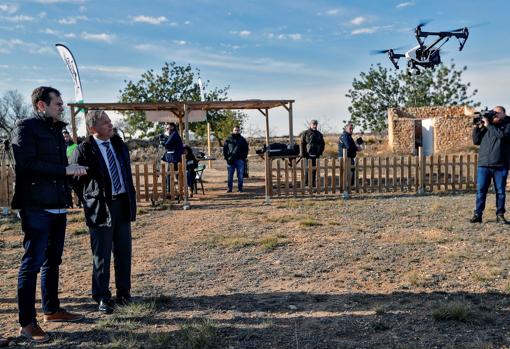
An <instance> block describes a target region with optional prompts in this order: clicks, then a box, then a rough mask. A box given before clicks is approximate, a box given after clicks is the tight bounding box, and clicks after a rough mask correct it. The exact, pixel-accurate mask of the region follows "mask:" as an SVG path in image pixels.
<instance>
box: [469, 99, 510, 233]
mask: <svg viewBox="0 0 510 349" xmlns="http://www.w3.org/2000/svg"><path fill="white" fill-rule="evenodd" d="M492 110H493V111H494V112H495V116H494V118H493V120H492V121H491V122H489V120H488V119H487V118H486V117H484V118H483V122H482V123H480V124H478V125H475V126H474V127H473V143H474V144H475V145H479V146H480V150H479V152H478V169H477V181H476V206H475V210H474V214H473V217H472V218H471V220H470V222H471V223H481V222H482V215H483V211H484V209H485V200H486V199H487V191H488V190H489V186H490V184H491V181H493V182H494V188H495V191H496V222H498V223H502V224H508V221H507V220H506V219H505V216H504V214H505V200H506V180H507V177H508V167H509V166H510V161H509V160H510V159H509V157H510V118H509V117H508V116H507V115H506V111H505V108H503V107H502V106H497V107H495V108H494V109H492Z"/></svg>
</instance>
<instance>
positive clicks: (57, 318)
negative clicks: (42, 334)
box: [44, 308, 83, 322]
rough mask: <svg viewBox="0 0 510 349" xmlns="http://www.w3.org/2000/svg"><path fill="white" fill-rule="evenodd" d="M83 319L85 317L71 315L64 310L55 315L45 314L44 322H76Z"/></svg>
mask: <svg viewBox="0 0 510 349" xmlns="http://www.w3.org/2000/svg"><path fill="white" fill-rule="evenodd" d="M82 319H83V315H81V314H74V313H70V312H68V311H67V310H65V309H62V308H61V309H59V310H58V311H56V312H54V313H53V314H44V322H75V321H80V320H82Z"/></svg>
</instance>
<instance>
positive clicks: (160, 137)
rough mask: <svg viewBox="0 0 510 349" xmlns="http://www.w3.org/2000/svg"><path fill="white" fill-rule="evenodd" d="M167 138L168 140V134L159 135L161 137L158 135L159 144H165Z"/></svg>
mask: <svg viewBox="0 0 510 349" xmlns="http://www.w3.org/2000/svg"><path fill="white" fill-rule="evenodd" d="M166 140H167V136H165V135H164V134H160V135H159V137H158V141H159V144H160V145H165V143H166Z"/></svg>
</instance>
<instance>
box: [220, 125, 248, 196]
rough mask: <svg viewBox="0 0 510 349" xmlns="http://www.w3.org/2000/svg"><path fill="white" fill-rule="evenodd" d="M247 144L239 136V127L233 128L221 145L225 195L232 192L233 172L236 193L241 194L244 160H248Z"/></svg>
mask: <svg viewBox="0 0 510 349" xmlns="http://www.w3.org/2000/svg"><path fill="white" fill-rule="evenodd" d="M248 151H249V147H248V142H246V139H245V138H244V137H243V136H241V131H240V128H239V126H234V128H233V129H232V134H231V135H230V136H229V137H228V138H227V140H226V141H225V143H223V157H224V158H225V160H226V161H227V172H228V177H227V186H228V189H227V193H231V192H232V188H233V186H234V171H235V172H236V173H237V191H238V192H240V193H242V192H243V175H244V166H245V162H246V159H247V158H248Z"/></svg>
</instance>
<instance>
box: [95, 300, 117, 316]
mask: <svg viewBox="0 0 510 349" xmlns="http://www.w3.org/2000/svg"><path fill="white" fill-rule="evenodd" d="M114 307H115V303H113V301H112V300H111V299H101V300H100V301H99V306H98V307H97V310H99V311H100V312H101V313H103V314H111V313H113V309H114Z"/></svg>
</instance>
